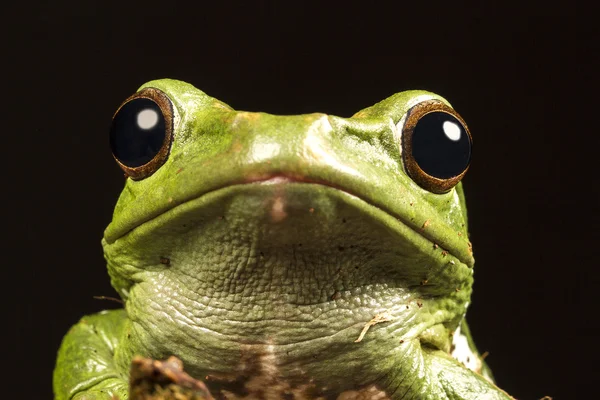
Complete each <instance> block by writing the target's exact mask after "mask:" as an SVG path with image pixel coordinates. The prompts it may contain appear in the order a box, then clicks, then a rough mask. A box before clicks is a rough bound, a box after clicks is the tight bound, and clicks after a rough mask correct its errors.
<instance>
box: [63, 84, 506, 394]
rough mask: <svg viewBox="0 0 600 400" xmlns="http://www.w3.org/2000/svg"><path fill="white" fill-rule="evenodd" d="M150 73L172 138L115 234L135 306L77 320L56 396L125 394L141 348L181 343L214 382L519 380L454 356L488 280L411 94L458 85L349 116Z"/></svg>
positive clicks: (332, 390)
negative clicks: (406, 153) (218, 91)
mask: <svg viewBox="0 0 600 400" xmlns="http://www.w3.org/2000/svg"><path fill="white" fill-rule="evenodd" d="M143 87H153V88H157V89H159V90H161V91H163V92H164V93H166V94H167V96H168V97H169V98H170V100H171V101H172V103H173V105H174V115H175V122H174V134H173V142H172V146H171V151H170V155H169V157H168V159H167V161H166V162H165V164H164V165H162V166H161V167H160V168H159V169H158V170H157V171H156V172H155V173H154V174H152V175H151V176H149V177H147V178H145V179H141V180H137V181H134V180H132V179H128V180H127V183H126V186H125V189H124V190H123V192H122V194H121V197H120V198H119V201H118V203H117V206H116V208H115V213H114V218H113V221H112V222H111V224H110V225H109V226H108V228H107V229H106V231H105V234H104V239H103V241H102V244H103V246H104V253H105V257H106V260H107V263H108V270H109V274H110V276H111V279H112V285H113V286H114V288H115V289H116V290H117V292H118V293H119V294H120V295H121V297H122V298H123V300H124V301H125V310H119V311H111V312H105V313H101V314H97V315H93V316H89V317H84V318H83V319H82V321H80V322H79V323H78V324H77V325H75V326H74V327H73V328H72V329H71V330H70V331H69V333H68V334H67V335H66V337H65V339H64V341H63V345H62V347H61V349H60V352H59V356H58V361H57V367H56V370H55V374H54V388H55V394H56V399H57V400H62V399H71V398H74V399H110V398H111V396H112V395H113V394H117V395H118V396H120V398H121V399H127V374H128V369H129V365H130V363H131V359H132V357H133V356H134V355H136V354H139V355H143V356H145V357H151V358H155V359H164V358H167V357H169V356H171V355H175V356H177V357H179V358H180V359H181V360H182V361H183V364H184V366H185V370H186V372H188V373H189V374H190V375H192V376H194V377H196V378H199V379H202V380H204V381H205V382H206V384H207V386H208V387H209V389H210V390H211V391H212V393H213V395H215V397H217V398H248V399H251V398H256V399H259V398H269V399H270V398H273V399H280V398H290V399H292V398H293V399H305V398H306V399H317V398H322V399H337V398H339V399H359V398H381V399H402V398H413V399H481V398H486V399H505V398H509V397H508V396H507V395H506V394H505V393H504V392H502V391H501V390H500V389H498V388H497V387H496V386H495V385H494V384H493V383H492V382H491V379H489V376H490V375H489V374H487V373H486V372H485V369H484V370H483V373H482V374H480V373H479V372H481V371H482V368H484V366H483V365H482V363H481V362H479V364H478V367H477V368H475V369H477V371H472V370H471V369H469V368H467V367H465V366H464V365H463V364H462V363H460V362H458V361H457V360H456V359H455V358H453V357H452V354H453V353H452V352H453V345H452V343H453V335H454V334H455V332H456V331H457V330H458V328H459V326H460V325H461V324H462V325H463V326H464V329H462V332H463V334H465V332H466V335H467V336H468V330H467V327H466V325H465V324H466V323H465V322H464V315H465V312H466V309H467V306H468V302H469V299H470V294H471V286H472V283H473V277H472V275H473V264H474V260H473V257H472V254H471V246H470V243H469V242H468V236H467V227H466V222H467V221H466V209H465V204H464V197H463V194H462V188H461V186H460V184H459V185H458V186H456V187H455V188H453V189H451V190H450V191H449V192H447V193H444V194H433V193H430V192H428V191H426V190H424V189H422V188H421V187H419V186H418V185H417V184H415V183H414V182H413V181H412V180H411V178H410V177H409V176H408V175H407V174H406V172H405V170H404V168H403V165H402V155H401V146H400V140H401V130H402V124H403V118H404V117H405V116H406V113H407V111H408V110H409V109H410V107H412V106H414V105H415V104H417V103H419V102H421V101H425V100H430V99H438V100H440V101H443V102H446V101H445V100H444V99H442V98H441V97H439V96H437V95H435V94H433V93H428V92H424V91H408V92H402V93H399V94H396V95H394V96H391V97H390V98H388V99H386V100H384V101H382V102H380V103H378V104H376V105H375V106H373V107H370V108H367V109H364V110H362V111H360V112H358V113H357V114H355V115H354V116H353V117H352V118H347V119H346V118H340V117H335V116H329V115H325V114H308V115H298V116H275V115H270V114H265V113H249V112H238V111H234V110H232V109H231V108H230V107H229V106H227V105H226V104H224V103H222V102H220V101H218V100H216V99H213V98H211V97H209V96H207V95H206V94H204V93H203V92H201V91H199V90H198V89H196V88H194V87H193V86H191V85H189V84H186V83H184V82H179V81H174V80H159V81H152V82H149V83H147V84H145V85H144V86H143ZM376 316H379V317H381V316H384V317H383V318H380V320H379V321H380V322H379V323H376V324H373V325H372V326H370V328H369V329H368V330H367V331H366V334H365V335H364V337H363V338H362V340H361V341H358V342H357V339H358V337H359V335H360V333H361V331H363V328H364V327H365V325H366V324H368V323H369V321H371V320H373V319H374V318H375V317H376ZM468 339H469V350H470V352H471V353H470V354H471V355H472V357H475V358H477V357H478V353H477V351H476V350H475V348H474V345H473V344H472V341H470V337H468ZM485 376H487V377H488V378H486V377H485ZM244 396H245V397H244ZM361 396H362V397H361Z"/></svg>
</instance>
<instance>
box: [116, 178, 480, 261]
mask: <svg viewBox="0 0 600 400" xmlns="http://www.w3.org/2000/svg"><path fill="white" fill-rule="evenodd" d="M257 187H263V188H272V190H270V191H268V193H264V194H263V195H262V201H261V203H260V204H254V208H252V207H251V206H250V205H248V210H253V211H254V212H255V214H254V215H247V218H249V220H252V219H255V218H257V217H259V216H260V217H261V218H262V221H263V222H265V221H266V222H268V223H271V224H277V223H281V222H283V221H284V220H285V219H286V218H287V217H288V216H289V215H290V211H291V214H295V213H300V215H301V214H302V210H304V211H305V212H308V213H310V216H311V217H312V218H321V217H323V216H324V214H323V211H324V210H323V209H319V206H317V205H316V204H318V203H319V202H322V201H323V198H329V197H331V195H332V194H334V193H335V194H337V195H339V197H340V198H342V199H345V201H346V202H347V201H350V202H351V203H353V207H354V209H355V213H354V214H356V215H359V216H363V217H364V216H366V215H367V214H369V215H370V216H371V217H376V219H377V220H379V221H380V222H384V223H386V224H388V225H390V224H392V225H396V228H395V229H397V228H398V227H399V226H402V227H403V229H402V231H403V234H402V236H418V237H420V238H421V239H423V240H426V241H427V245H428V247H431V248H440V251H443V252H444V255H448V254H450V255H452V256H454V257H455V258H456V259H457V260H459V261H460V262H461V263H463V264H465V265H467V266H469V267H472V266H473V259H472V257H471V255H470V251H469V254H468V255H467V256H466V257H465V255H464V253H465V252H464V251H463V252H461V251H459V249H458V248H457V247H456V243H453V241H448V240H446V239H447V238H446V237H444V236H445V235H438V232H437V231H436V229H434V228H430V229H425V228H427V225H429V221H428V220H426V222H425V223H424V224H423V225H422V226H420V227H419V226H417V225H416V224H415V223H414V218H412V221H411V220H408V219H407V218H406V217H403V216H402V215H399V214H397V213H394V212H393V211H391V210H389V209H386V208H384V207H381V205H378V204H374V203H373V202H371V201H369V200H368V199H366V198H365V196H361V195H358V194H356V193H353V192H352V191H350V190H348V189H347V188H344V187H341V186H340V185H335V184H333V183H331V182H325V181H320V180H313V179H308V178H306V177H297V176H287V175H282V174H278V175H275V176H267V177H264V176H254V177H252V176H251V177H246V178H245V179H244V180H243V181H242V182H234V183H230V184H228V185H224V186H222V187H218V188H212V189H211V190H208V191H206V192H203V193H200V194H197V195H195V196H193V197H190V198H188V199H185V200H182V201H179V202H176V201H173V200H172V199H171V198H169V199H168V200H167V201H166V202H165V206H164V207H163V208H162V209H159V210H156V211H155V212H153V213H151V214H149V215H143V216H140V217H141V218H137V221H136V220H132V221H129V223H128V224H126V225H125V226H121V227H115V226H112V224H111V226H109V228H108V229H107V231H106V233H105V240H106V243H107V244H111V243H113V242H115V241H116V240H118V239H119V238H122V237H124V236H127V235H128V234H129V233H131V232H134V231H139V230H140V229H141V228H142V227H145V226H149V225H153V224H154V225H155V224H157V223H162V222H160V221H163V220H165V219H168V218H170V216H172V215H177V214H180V213H181V212H182V211H183V210H187V209H188V208H190V207H193V208H196V207H197V208H200V209H202V208H205V207H206V205H207V204H208V203H211V202H213V203H215V204H218V202H219V201H220V200H218V198H220V197H221V196H223V195H225V197H226V195H227V193H229V192H236V193H238V194H243V193H244V192H252V188H257ZM292 187H294V188H305V189H306V193H307V195H300V196H297V195H292V196H291V197H290V196H289V194H290V191H289V189H290V188H292ZM300 192H303V190H302V189H300V190H299V191H298V193H300ZM259 197H260V196H259ZM213 199H214V200H213ZM326 203H328V202H326ZM311 204H312V205H311ZM290 207H291V209H290ZM366 211H369V212H366ZM223 212H224V210H219V211H217V210H214V213H215V214H213V216H214V217H215V218H224V217H225V216H224V215H220V214H223ZM334 214H335V212H333V210H331V209H328V210H327V215H326V218H325V219H324V220H322V221H321V223H329V220H330V219H331V218H332V216H333V215H334ZM207 217H208V216H207ZM265 217H266V220H265ZM342 220H344V218H342ZM459 244H461V245H462V244H464V243H460V242H459ZM469 250H470V249H469Z"/></svg>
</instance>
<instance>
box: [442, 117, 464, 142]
mask: <svg viewBox="0 0 600 400" xmlns="http://www.w3.org/2000/svg"><path fill="white" fill-rule="evenodd" d="M442 129H443V130H444V133H445V134H446V137H447V138H448V139H450V140H452V141H454V142H458V141H459V140H460V126H458V124H457V123H456V122H452V121H444V123H443V124H442Z"/></svg>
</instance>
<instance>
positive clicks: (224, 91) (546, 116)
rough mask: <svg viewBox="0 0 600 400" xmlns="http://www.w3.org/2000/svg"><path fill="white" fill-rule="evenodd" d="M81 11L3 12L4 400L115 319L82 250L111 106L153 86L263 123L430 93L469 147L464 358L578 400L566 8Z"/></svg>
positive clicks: (510, 386)
mask: <svg viewBox="0 0 600 400" xmlns="http://www.w3.org/2000/svg"><path fill="white" fill-rule="evenodd" d="M82 3H85V4H78V3H75V2H73V3H72V4H62V5H61V4H51V3H48V4H46V3H42V2H38V4H35V2H34V3H27V4H25V5H24V6H23V9H21V10H9V11H8V12H6V14H5V20H6V21H5V23H4V26H3V28H5V29H6V28H8V32H7V33H6V34H5V35H3V39H2V40H3V44H4V45H8V50H7V51H5V52H4V56H3V64H4V67H5V68H6V67H8V68H9V72H8V73H7V74H6V75H5V76H4V77H3V87H4V89H5V96H4V99H3V104H4V106H3V110H4V114H5V117H4V118H3V120H4V121H3V129H2V132H3V136H4V138H5V141H4V145H5V146H6V147H5V148H4V151H3V154H4V158H3V159H4V165H5V169H4V176H3V183H4V184H3V203H4V204H5V205H4V207H3V209H4V216H5V218H4V226H3V227H4V233H5V234H8V237H12V238H13V239H14V241H13V240H11V239H8V240H6V239H3V243H4V245H3V247H4V250H3V262H4V270H5V274H4V275H3V276H4V277H5V280H4V286H5V290H6V293H7V294H6V296H7V297H6V298H5V301H4V305H5V313H4V314H5V315H4V324H3V325H4V329H3V331H4V333H5V334H8V335H9V336H8V338H7V340H6V341H5V343H7V344H6V346H7V348H8V350H9V354H7V355H5V361H8V362H9V363H10V365H11V370H12V371H13V372H14V378H12V381H11V382H12V383H11V384H10V385H9V391H10V390H11V389H18V390H19V392H20V395H16V394H15V395H13V396H11V397H10V398H35V399H43V398H51V374H52V368H53V364H54V358H55V354H56V351H57V349H58V346H59V344H60V340H61V338H62V336H63V335H64V334H65V332H66V331H67V330H68V329H69V327H70V325H72V324H73V323H75V322H76V321H77V320H78V319H79V318H80V317H81V316H82V315H84V314H88V313H93V312H96V311H99V310H101V309H103V308H115V307H118V304H116V303H115V304H113V303H111V302H107V301H101V300H95V299H93V298H92V296H94V295H106V296H115V292H114V291H113V289H112V288H111V286H110V284H109V278H108V276H107V273H106V269H105V265H104V260H103V257H102V250H101V246H100V239H101V237H102V232H103V229H104V228H105V226H106V225H107V224H108V223H109V221H110V219H111V213H112V208H113V206H114V204H115V202H116V199H117V197H118V195H119V192H120V190H121V188H122V186H123V183H124V182H123V174H122V173H121V172H120V170H119V169H118V167H117V166H116V164H115V163H114V161H113V159H112V157H111V154H110V151H109V149H108V126H109V124H110V119H111V116H112V114H113V112H114V111H115V109H116V107H117V106H118V105H119V104H120V103H121V101H122V100H124V99H125V98H126V97H127V96H129V95H130V94H132V93H133V92H134V91H136V90H137V88H138V87H139V86H140V85H141V84H142V83H144V82H145V81H148V80H151V79H156V78H163V77H170V78H177V79H181V80H185V81H188V82H190V83H192V84H194V85H195V86H197V87H199V88H200V89H202V90H204V91H205V92H207V93H208V94H209V95H211V96H214V97H216V98H218V99H220V100H223V101H224V102H226V103H228V104H230V105H231V106H232V107H234V108H236V109H243V110H250V111H267V112H271V113H281V114H297V113H306V112H313V111H320V112H327V113H332V114H337V115H341V116H350V115H352V114H353V113H354V112H356V111H358V110H359V109H361V108H364V107H366V106H369V105H372V104H374V103H376V102H378V101H380V100H382V99H384V98H386V97H387V96H389V95H391V94H393V93H395V92H398V91H402V90H406V89H427V90H431V91H433V92H436V93H439V94H441V95H442V96H444V97H446V98H447V99H448V100H449V101H450V102H451V103H452V104H453V106H454V107H455V109H456V110H458V112H459V113H460V114H461V115H462V116H463V118H464V119H465V120H466V121H467V123H468V124H469V127H470V129H471V131H472V133H473V136H474V141H475V148H474V156H473V160H472V164H471V169H470V171H469V173H468V174H467V176H466V178H465V179H464V185H465V190H466V195H467V202H468V206H469V207H468V208H469V217H470V230H471V239H472V242H473V244H474V252H475V258H476V260H477V262H476V267H475V268H476V269H475V271H476V272H475V277H476V283H475V288H474V294H473V301H472V305H471V307H470V309H469V313H468V317H469V321H470V324H471V329H472V331H473V334H474V337H475V339H476V341H477V344H478V346H479V348H480V350H481V351H489V353H490V355H489V357H488V358H487V361H488V363H489V364H490V365H491V367H492V369H493V371H494V373H495V375H496V378H497V380H498V383H499V385H500V386H501V387H502V388H504V389H505V390H507V391H508V392H509V393H510V394H512V395H513V396H515V397H516V398H519V399H539V398H541V397H542V396H544V395H550V396H553V397H554V398H555V399H577V398H587V397H586V386H588V385H589V384H590V383H594V382H593V381H591V380H593V379H594V376H595V375H596V372H598V370H597V368H596V369H595V370H594V367H593V365H594V359H595V358H596V355H597V352H596V350H595V347H597V345H596V343H597V338H598V334H597V331H596V324H597V321H596V320H597V313H598V312H597V311H596V310H594V307H597V306H598V300H597V297H596V293H595V292H597V291H598V288H599V283H600V275H599V273H598V268H599V267H600V266H599V263H598V258H599V257H600V252H599V250H598V247H599V246H598V235H597V233H596V232H597V225H598V216H597V214H598V208H597V205H598V192H597V186H598V178H597V174H596V173H595V172H594V169H593V168H592V166H593V164H595V159H596V158H597V156H596V152H597V148H598V146H597V144H598V141H597V139H596V135H597V134H598V133H597V128H596V127H595V126H594V125H586V124H585V123H583V122H582V119H583V118H582V117H581V115H582V114H584V110H585V109H586V104H589V103H588V102H591V100H592V97H593V94H592V93H591V90H588V89H585V88H587V87H590V86H591V84H592V80H593V78H594V75H593V74H592V72H591V70H590V69H589V68H588V64H589V63H590V62H591V58H593V57H595V54H596V51H597V49H592V48H591V47H586V45H585V44H584V41H585V40H584V39H585V38H586V37H587V35H588V33H589V32H588V31H590V30H591V29H590V28H589V27H588V26H586V25H583V24H578V21H577V20H576V15H575V11H574V9H571V8H564V9H558V8H557V9H549V8H548V5H545V6H544V8H536V7H534V6H531V5H529V6H524V5H517V3H515V5H514V6H513V5H510V4H507V3H503V5H501V6H500V5H496V4H495V3H493V2H488V3H486V6H481V5H477V6H473V5H470V6H469V5H467V4H462V3H461V5H460V6H458V3H457V4H451V3H454V2H450V3H442V4H443V5H440V4H436V3H432V2H424V3H423V4H422V5H421V6H417V5H415V4H413V3H389V4H395V5H394V6H384V5H382V4H384V3H383V2H377V1H373V2H363V3H360V6H352V5H351V3H338V4H336V5H335V6H334V5H333V3H327V4H329V5H325V2H323V4H318V3H316V4H309V3H302V2H295V3H294V5H293V6H292V3H291V2H283V1H281V2H275V1H271V2H239V3H227V4H222V5H218V4H213V3H208V2H206V3H202V2H196V3H194V4H195V6H193V7H189V6H188V7H185V6H182V5H178V4H175V3H174V2H167V3H160V4H150V3H148V2H145V3H140V4H136V5H135V6H134V5H124V4H121V5H118V6H108V5H103V4H104V3H100V2H82ZM123 3H126V4H130V3H127V2H123ZM596 83H597V82H596ZM7 88H8V93H7V92H6V89H7ZM591 112H593V110H592V111H591ZM596 113H597V111H596ZM592 127H593V129H592ZM12 351H15V352H16V353H15V354H14V355H11V354H10V352H12ZM15 363H16V364H15ZM23 393H27V395H24V394H23Z"/></svg>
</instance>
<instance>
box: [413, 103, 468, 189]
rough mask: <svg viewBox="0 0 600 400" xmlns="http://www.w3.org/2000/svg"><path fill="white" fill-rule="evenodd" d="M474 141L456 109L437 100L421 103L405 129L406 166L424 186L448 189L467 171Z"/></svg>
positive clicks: (417, 181)
mask: <svg viewBox="0 0 600 400" xmlns="http://www.w3.org/2000/svg"><path fill="white" fill-rule="evenodd" d="M472 143H473V142H472V139H471V133H470V132H469V129H468V128H467V125H466V124H465V122H464V121H463V119H462V118H461V117H460V115H458V113H457V112H456V111H454V110H453V109H452V108H451V107H449V106H447V105H446V104H444V103H442V102H441V101H438V100H429V101H424V102H421V103H419V104H417V105H415V106H414V107H413V108H411V109H410V110H409V111H408V114H407V117H406V120H405V122H404V127H403V129H402V158H403V161H404V167H405V168H406V172H407V173H408V175H409V176H410V177H411V178H412V180H413V181H415V182H416V183H417V184H418V185H419V186H421V187H422V188H423V189H426V190H428V191H430V192H433V193H444V192H447V191H448V190H450V189H452V187H454V186H455V185H456V184H458V182H460V180H461V179H462V177H463V176H464V175H465V173H466V172H467V169H468V168H469V163H470V161H471V148H472Z"/></svg>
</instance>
